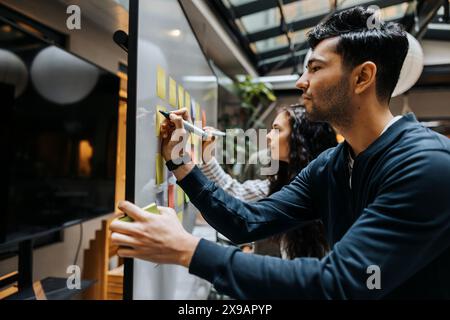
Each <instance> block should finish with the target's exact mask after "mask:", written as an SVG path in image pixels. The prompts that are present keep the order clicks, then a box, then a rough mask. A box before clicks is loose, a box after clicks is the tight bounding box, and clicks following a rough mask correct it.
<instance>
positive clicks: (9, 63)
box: [0, 23, 120, 247]
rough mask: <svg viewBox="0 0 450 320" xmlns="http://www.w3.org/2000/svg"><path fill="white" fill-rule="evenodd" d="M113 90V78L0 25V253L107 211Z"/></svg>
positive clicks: (113, 145)
mask: <svg viewBox="0 0 450 320" xmlns="http://www.w3.org/2000/svg"><path fill="white" fill-rule="evenodd" d="M2 60H3V61H2ZM119 90H120V80H119V78H118V77H117V76H116V75H115V74H113V73H110V72H108V71H106V70H104V69H102V68H100V67H98V66H96V65H94V64H92V63H89V62H87V61H85V60H83V59H80V58H79V57H76V56H74V55H72V54H70V53H68V52H67V51H65V50H62V49H60V48H58V47H56V46H52V45H49V44H48V43H47V42H45V41H43V40H41V39H39V38H37V37H35V36H33V35H31V34H28V33H26V32H24V31H23V30H20V29H19V28H16V27H14V26H12V25H8V24H7V23H0V126H1V128H0V147H1V150H2V152H1V153H2V156H1V160H0V164H1V167H0V171H1V173H0V179H1V181H0V184H1V185H2V187H1V189H0V190H1V195H0V199H1V203H2V206H1V208H0V247H1V246H4V245H7V244H11V243H16V242H19V241H22V240H27V239H30V238H34V237H38V236H42V235H45V234H48V233H49V232H54V231H55V230H59V229H61V228H64V227H67V226H71V225H74V224H77V223H80V222H82V221H86V220H89V219H92V218H95V217H99V216H101V215H105V214H108V213H111V212H113V211H114V200H115V199H114V196H115V174H116V152H117V150H116V149H117V125H118V108H119Z"/></svg>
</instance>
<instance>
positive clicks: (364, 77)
mask: <svg viewBox="0 0 450 320" xmlns="http://www.w3.org/2000/svg"><path fill="white" fill-rule="evenodd" d="M353 74H354V78H353V79H355V80H354V85H355V87H354V88H355V94H361V93H363V92H365V91H366V90H367V89H368V88H370V87H371V86H372V85H375V83H376V77H377V65H376V64H375V63H373V62H372V61H366V62H364V63H362V64H360V65H359V66H357V67H356V68H355V69H354V70H353Z"/></svg>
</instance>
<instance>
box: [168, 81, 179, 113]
mask: <svg viewBox="0 0 450 320" xmlns="http://www.w3.org/2000/svg"><path fill="white" fill-rule="evenodd" d="M169 103H170V105H171V106H172V107H177V82H176V81H175V80H173V79H172V78H169Z"/></svg>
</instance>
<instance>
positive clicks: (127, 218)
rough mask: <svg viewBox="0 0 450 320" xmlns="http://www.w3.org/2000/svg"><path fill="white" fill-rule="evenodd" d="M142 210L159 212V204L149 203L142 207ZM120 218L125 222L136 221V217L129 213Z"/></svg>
mask: <svg viewBox="0 0 450 320" xmlns="http://www.w3.org/2000/svg"><path fill="white" fill-rule="evenodd" d="M142 210H145V211H147V212H148V213H154V214H159V210H158V206H157V205H156V203H152V204H149V205H148V206H146V207H144V208H142ZM119 220H120V221H123V222H134V219H133V218H131V217H130V216H127V215H124V216H123V217H121V218H119Z"/></svg>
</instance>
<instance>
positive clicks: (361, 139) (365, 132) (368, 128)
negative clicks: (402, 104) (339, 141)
mask: <svg viewBox="0 0 450 320" xmlns="http://www.w3.org/2000/svg"><path fill="white" fill-rule="evenodd" d="M380 110H382V111H380ZM393 118H394V116H393V115H392V113H391V111H390V110H389V108H388V107H383V106H379V107H378V106H377V107H376V108H367V109H360V110H359V111H358V112H357V113H356V114H355V116H354V118H353V123H352V124H351V125H350V126H349V127H347V128H338V130H339V131H340V133H341V134H342V136H343V137H344V138H345V140H346V141H347V143H348V144H349V145H350V147H351V148H352V151H353V154H354V156H357V155H358V154H360V153H361V152H363V151H364V150H366V149H367V147H369V146H370V145H371V144H372V143H373V142H374V141H375V140H376V139H377V138H378V137H379V136H380V135H381V132H382V131H383V129H384V127H385V126H386V125H387V124H388V123H389V121H391V120H392V119H393Z"/></svg>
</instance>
